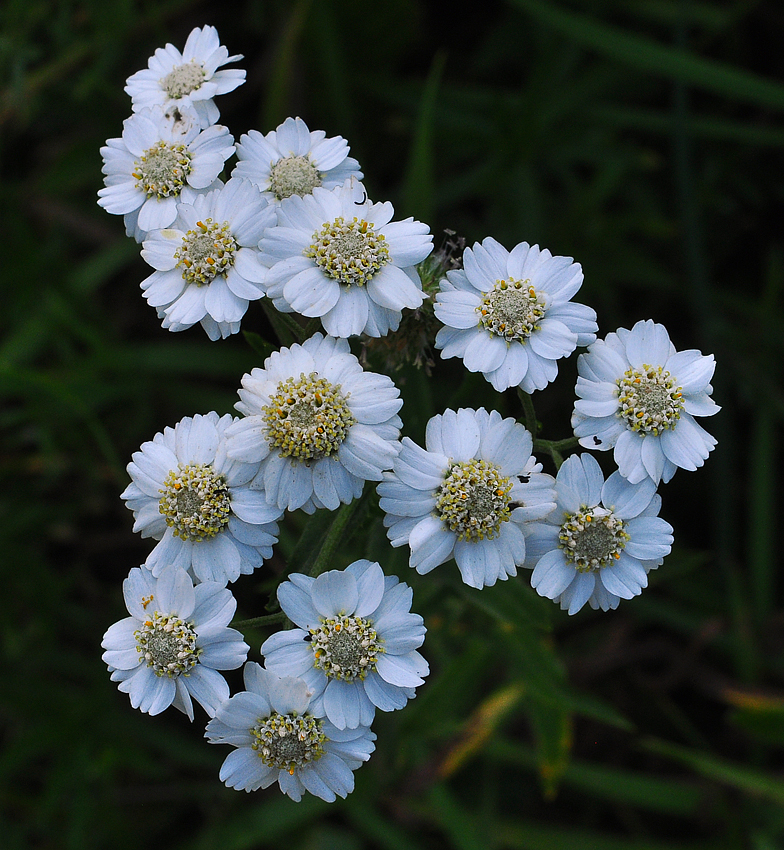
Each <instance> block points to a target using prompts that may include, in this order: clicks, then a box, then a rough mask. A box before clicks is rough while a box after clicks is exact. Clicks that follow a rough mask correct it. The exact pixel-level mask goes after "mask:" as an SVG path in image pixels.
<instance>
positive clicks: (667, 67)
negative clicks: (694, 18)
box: [512, 0, 784, 110]
mask: <svg viewBox="0 0 784 850" xmlns="http://www.w3.org/2000/svg"><path fill="white" fill-rule="evenodd" d="M512 2H513V3H514V4H515V5H516V6H518V7H520V8H521V9H523V10H524V11H526V12H528V13H529V14H530V15H531V16H532V17H534V18H536V19H537V20H538V21H541V22H542V23H543V24H545V25H547V26H550V27H552V28H553V29H555V30H557V31H558V32H560V33H562V34H563V35H565V36H567V38H570V39H572V40H573V41H575V42H577V43H578V44H583V45H585V46H586V47H590V48H591V49H592V50H595V51H596V52H597V53H600V54H602V55H603V56H607V57H609V58H610V59H614V60H616V61H619V62H623V63H624V64H626V65H629V66H631V67H632V68H636V69H637V70H638V71H643V72H645V73H649V74H650V73H653V74H659V75H661V76H663V77H667V78H670V79H675V80H681V81H682V82H684V83H689V84H691V85H693V86H697V87H698V88H702V89H705V90H707V91H712V92H715V93H716V94H720V95H723V96H724V97H728V98H731V99H733V100H739V101H742V102H745V103H754V104H756V105H758V106H766V107H769V108H772V109H780V110H784V86H782V85H780V84H778V83H775V82H773V81H771V80H767V79H765V78H764V77H760V76H758V75H757V74H753V73H751V72H750V71H744V70H740V69H738V68H733V67H732V66H731V65H726V64H724V63H723V62H717V61H715V60H713V59H705V58H703V57H701V56H696V55H695V54H693V53H690V52H689V51H687V50H679V49H678V48H675V47H669V46H666V45H663V44H659V43H657V42H655V41H652V40H651V39H649V38H643V37H642V36H639V35H634V34H632V33H629V32H626V31H625V30H623V29H621V28H620V27H616V26H613V25H611V24H604V23H600V22H599V21H597V20H595V19H594V18H591V17H589V16H588V15H582V14H579V13H577V12H571V11H567V10H566V9H562V8H559V7H558V6H557V5H555V4H554V3H546V2H542V0H512Z"/></svg>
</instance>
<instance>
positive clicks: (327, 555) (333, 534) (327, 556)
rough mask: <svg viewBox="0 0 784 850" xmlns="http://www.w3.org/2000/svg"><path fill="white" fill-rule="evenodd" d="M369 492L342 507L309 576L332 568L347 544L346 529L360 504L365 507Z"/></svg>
mask: <svg viewBox="0 0 784 850" xmlns="http://www.w3.org/2000/svg"><path fill="white" fill-rule="evenodd" d="M368 492H370V491H369V490H368V491H366V492H365V494H364V495H363V496H362V497H361V498H359V499H354V500H353V501H352V502H350V503H349V504H348V505H342V506H341V508H340V510H339V511H338V512H337V515H336V516H335V520H334V522H333V523H332V527H331V528H330V529H329V531H328V532H327V536H326V537H325V538H324V543H323V544H322V546H321V550H320V551H319V553H318V555H317V556H316V560H315V561H314V562H313V566H312V567H311V568H310V572H309V575H311V576H318V575H321V573H323V572H326V571H327V570H328V569H329V568H330V566H331V564H332V559H333V557H334V555H335V552H336V551H337V548H338V546H341V545H343V544H345V542H346V539H347V537H348V536H349V535H347V534H346V529H347V528H348V526H349V523H350V522H351V520H352V519H353V517H354V514H356V512H357V510H358V508H359V506H360V504H362V505H364V503H365V499H366V498H367V493H368Z"/></svg>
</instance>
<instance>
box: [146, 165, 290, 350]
mask: <svg viewBox="0 0 784 850" xmlns="http://www.w3.org/2000/svg"><path fill="white" fill-rule="evenodd" d="M274 220H275V212H274V209H273V208H271V207H268V206H266V201H265V200H264V198H263V197H262V196H261V195H260V194H259V191H258V189H256V187H255V186H254V185H253V184H252V183H249V182H248V181H247V180H238V179H231V180H229V182H228V183H227V184H226V185H225V186H223V187H222V188H220V189H216V190H215V191H213V192H209V193H208V194H206V195H198V196H197V197H195V198H193V201H192V203H189V204H185V203H181V204H178V205H177V218H176V219H175V221H174V223H173V224H172V226H171V227H170V228H166V229H164V230H156V231H153V232H152V233H150V234H149V235H148V237H147V239H145V240H144V248H143V250H142V257H144V259H145V260H146V261H147V262H148V263H149V264H150V265H151V266H152V267H153V268H154V269H155V272H153V274H151V275H150V276H149V277H148V278H146V279H145V280H144V281H142V285H141V286H142V291H143V292H144V297H145V298H146V299H147V303H148V304H150V306H152V307H155V308H156V310H157V311H158V316H159V317H160V318H162V319H163V327H164V328H167V329H168V330H170V331H184V330H186V329H187V328H190V327H192V326H193V325H195V324H196V322H200V323H201V326H202V327H203V328H204V330H205V331H206V332H207V336H209V338H210V339H212V340H216V339H220V338H223V339H225V338H226V337H227V336H229V335H230V334H235V333H237V331H239V329H240V320H241V319H242V317H243V316H244V315H245V311H246V310H247V309H248V302H249V301H255V300H257V299H258V298H261V297H262V296H263V295H264V287H263V286H262V283H263V281H264V278H265V276H266V273H267V270H266V269H265V268H264V266H262V265H261V264H260V262H259V249H258V241H259V238H260V236H261V234H262V232H263V231H264V228H265V227H267V226H268V225H269V224H271V223H272V222H274Z"/></svg>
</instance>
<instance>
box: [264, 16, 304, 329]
mask: <svg viewBox="0 0 784 850" xmlns="http://www.w3.org/2000/svg"><path fill="white" fill-rule="evenodd" d="M310 3H311V0H297V2H296V3H292V4H291V6H290V9H291V11H290V14H289V18H288V21H287V22H286V24H285V26H284V29H283V32H282V33H281V36H280V41H279V42H278V45H277V51H276V55H275V61H274V63H273V65H272V71H271V73H270V74H269V76H268V79H269V85H268V86H267V97H266V106H265V109H264V120H263V124H264V126H265V127H266V128H267V129H270V128H272V127H275V126H276V125H277V124H278V123H280V122H281V121H283V120H284V119H285V117H286V115H288V114H289V102H290V100H291V91H290V89H291V83H292V79H293V78H294V76H295V74H296V71H295V64H296V61H297V46H298V43H299V39H300V36H301V35H302V30H303V27H304V26H305V21H306V19H307V16H308V12H309V10H310ZM264 132H266V129H265V131H264ZM281 341H282V340H281Z"/></svg>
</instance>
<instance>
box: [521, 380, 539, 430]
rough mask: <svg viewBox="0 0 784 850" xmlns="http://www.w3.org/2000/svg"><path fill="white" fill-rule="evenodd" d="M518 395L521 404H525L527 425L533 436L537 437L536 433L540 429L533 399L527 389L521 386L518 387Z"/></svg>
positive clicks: (524, 410)
mask: <svg viewBox="0 0 784 850" xmlns="http://www.w3.org/2000/svg"><path fill="white" fill-rule="evenodd" d="M517 397H518V398H519V399H520V404H522V406H523V413H524V415H525V427H526V428H527V429H528V430H529V431H530V432H531V436H532V437H536V433H537V431H538V430H539V423H538V422H537V419H536V411H535V410H534V402H533V399H532V398H531V396H530V395H529V394H528V393H527V392H526V391H525V390H522V389H520V388H519V387H518V388H517Z"/></svg>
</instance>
